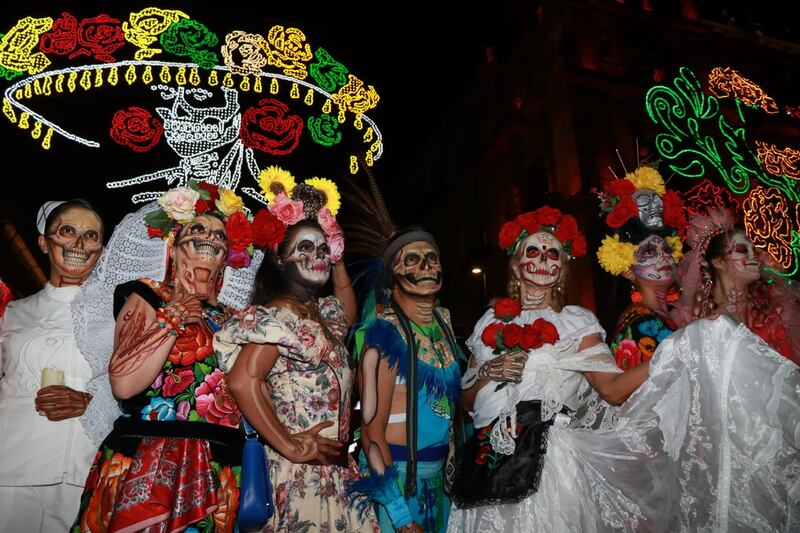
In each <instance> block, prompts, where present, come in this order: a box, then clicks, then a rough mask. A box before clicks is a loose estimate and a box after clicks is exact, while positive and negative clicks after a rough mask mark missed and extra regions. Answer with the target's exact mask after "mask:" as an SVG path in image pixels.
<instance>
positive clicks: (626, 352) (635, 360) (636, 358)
mask: <svg viewBox="0 0 800 533" xmlns="http://www.w3.org/2000/svg"><path fill="white" fill-rule="evenodd" d="M614 359H615V360H616V361H617V366H618V367H620V368H621V369H622V370H630V369H631V368H633V367H635V366H637V365H640V364H641V363H642V353H641V352H640V351H639V348H638V347H637V346H636V343H635V342H634V341H632V340H631V339H625V340H623V341H622V342H620V343H619V345H618V346H617V349H616V350H614Z"/></svg>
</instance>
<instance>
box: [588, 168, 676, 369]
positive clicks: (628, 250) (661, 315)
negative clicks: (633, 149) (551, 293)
mask: <svg viewBox="0 0 800 533" xmlns="http://www.w3.org/2000/svg"><path fill="white" fill-rule="evenodd" d="M599 196H600V200H601V209H602V211H603V212H604V213H606V217H605V220H606V223H607V224H608V225H609V227H611V229H612V236H608V235H607V236H606V237H605V239H603V243H602V245H601V246H600V249H599V250H598V251H597V257H598V259H599V261H600V266H601V267H603V269H605V270H606V272H609V273H610V274H612V275H615V276H618V275H622V276H623V277H624V278H625V279H626V280H628V281H629V282H630V283H631V285H632V286H633V288H632V290H631V305H630V306H628V308H627V309H625V311H624V312H623V313H622V315H621V316H620V318H619V320H618V321H617V326H616V328H615V329H614V334H613V336H612V341H611V352H612V353H613V354H614V358H615V359H616V361H617V365H619V367H620V368H621V369H622V370H630V369H631V368H633V367H635V366H637V365H640V364H642V363H644V362H646V361H648V360H649V359H650V358H651V357H652V356H653V353H654V352H655V349H656V347H657V346H658V344H659V343H660V342H661V341H662V340H663V339H664V338H666V337H667V336H668V335H669V334H670V333H672V332H673V331H675V330H676V329H677V327H676V325H675V324H674V323H673V322H672V320H671V318H670V317H669V313H668V308H667V307H668V305H671V304H674V303H675V302H676V301H677V299H678V289H677V285H676V280H675V275H674V271H675V266H676V264H677V263H676V262H677V261H678V260H680V258H681V255H682V250H683V243H682V242H681V239H680V237H679V236H678V231H677V230H678V229H679V228H681V227H682V226H683V225H684V224H685V223H686V220H685V218H684V215H683V209H682V205H683V203H682V201H681V200H680V198H679V197H678V196H677V194H675V193H674V192H673V191H667V190H666V187H665V185H664V180H663V179H661V175H660V174H659V173H658V171H657V170H655V169H654V168H650V167H640V168H638V169H636V170H635V171H634V172H632V173H630V174H628V175H627V176H626V177H625V178H621V179H617V180H615V181H613V182H611V183H610V184H609V185H608V186H606V188H605V190H604V191H603V192H602V193H600V195H599ZM629 197H631V198H633V199H634V202H635V204H636V208H635V209H627V208H626V205H628V206H629V207H630V206H631V205H633V203H632V202H630V201H629ZM646 198H649V201H648V202H645V201H644V199H646Z"/></svg>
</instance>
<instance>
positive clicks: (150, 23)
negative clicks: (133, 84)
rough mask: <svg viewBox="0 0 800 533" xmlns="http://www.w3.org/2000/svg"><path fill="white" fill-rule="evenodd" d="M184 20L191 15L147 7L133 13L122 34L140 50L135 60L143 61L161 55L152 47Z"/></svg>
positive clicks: (124, 24) (123, 25)
mask: <svg viewBox="0 0 800 533" xmlns="http://www.w3.org/2000/svg"><path fill="white" fill-rule="evenodd" d="M182 18H186V19H188V18H189V15H187V14H186V13H184V12H183V11H177V10H174V9H161V8H158V7H146V8H144V9H142V10H141V11H137V12H136V13H131V14H130V16H129V17H128V21H127V22H123V23H122V32H123V33H124V34H125V40H127V41H128V42H129V43H131V44H132V45H134V46H136V47H138V48H139V50H137V51H136V53H135V54H134V56H133V57H134V59H136V60H138V61H141V60H142V59H150V58H152V57H153V56H155V55H156V54H160V53H161V52H162V50H161V49H160V48H151V47H150V45H152V44H153V43H156V42H158V37H159V36H160V35H161V34H162V33H164V32H165V31H166V30H167V28H169V27H170V26H171V25H172V24H173V23H175V22H178V21H179V20H180V19H182ZM148 83H149V82H148Z"/></svg>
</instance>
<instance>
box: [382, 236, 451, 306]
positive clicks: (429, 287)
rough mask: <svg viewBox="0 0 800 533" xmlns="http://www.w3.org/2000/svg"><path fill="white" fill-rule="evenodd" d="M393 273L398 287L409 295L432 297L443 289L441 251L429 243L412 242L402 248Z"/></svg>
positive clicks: (398, 253)
mask: <svg viewBox="0 0 800 533" xmlns="http://www.w3.org/2000/svg"><path fill="white" fill-rule="evenodd" d="M392 272H393V273H394V277H395V281H396V282H397V286H398V287H400V290H402V291H403V292H405V293H407V294H411V295H414V296H432V295H435V294H438V293H439V291H440V290H441V289H442V264H441V262H440V261H439V250H437V249H436V247H435V246H434V245H432V244H431V243H429V242H425V241H419V242H412V243H409V244H406V245H405V246H403V247H402V248H400V251H398V252H397V255H396V256H395V261H394V268H393V269H392Z"/></svg>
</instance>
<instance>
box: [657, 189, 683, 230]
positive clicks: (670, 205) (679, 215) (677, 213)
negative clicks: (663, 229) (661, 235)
mask: <svg viewBox="0 0 800 533" xmlns="http://www.w3.org/2000/svg"><path fill="white" fill-rule="evenodd" d="M661 200H662V201H663V202H664V224H665V225H666V226H670V227H672V228H676V229H680V228H682V227H683V226H685V225H686V215H685V214H684V212H683V200H681V197H680V196H678V193H676V192H675V191H667V192H666V193H664V196H662V197H661Z"/></svg>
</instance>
